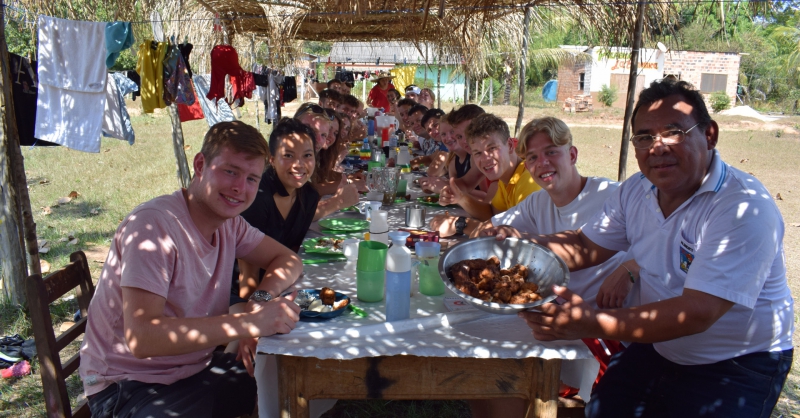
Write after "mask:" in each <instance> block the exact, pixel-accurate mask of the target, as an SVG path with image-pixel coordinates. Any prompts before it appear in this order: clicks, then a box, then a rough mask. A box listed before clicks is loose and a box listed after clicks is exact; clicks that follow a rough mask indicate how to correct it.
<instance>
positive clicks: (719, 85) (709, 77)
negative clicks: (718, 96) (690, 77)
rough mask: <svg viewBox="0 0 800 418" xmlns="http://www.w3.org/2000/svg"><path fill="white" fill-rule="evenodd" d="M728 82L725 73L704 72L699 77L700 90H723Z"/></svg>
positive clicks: (710, 91)
mask: <svg viewBox="0 0 800 418" xmlns="http://www.w3.org/2000/svg"><path fill="white" fill-rule="evenodd" d="M727 84H728V75H727V74H706V73H704V74H703V75H702V76H701V78H700V92H701V93H713V92H715V91H725V86H726V85H727Z"/></svg>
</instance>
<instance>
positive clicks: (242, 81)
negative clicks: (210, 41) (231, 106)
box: [195, 45, 256, 103]
mask: <svg viewBox="0 0 800 418" xmlns="http://www.w3.org/2000/svg"><path fill="white" fill-rule="evenodd" d="M226 75H230V81H231V87H232V92H231V93H232V96H233V98H232V100H231V101H230V102H229V103H233V102H234V101H235V100H237V99H244V98H245V97H246V98H248V99H250V98H252V97H253V90H255V88H256V85H255V82H254V81H253V73H251V72H248V71H244V70H242V67H240V66H239V54H238V53H237V52H236V50H235V49H233V47H232V46H230V45H217V46H215V47H214V49H212V50H211V87H210V89H209V92H208V95H207V96H206V97H207V98H208V99H209V100H214V99H221V98H224V97H225V76H226ZM195 84H196V82H195ZM242 101H243V100H242Z"/></svg>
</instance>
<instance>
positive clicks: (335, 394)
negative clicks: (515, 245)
mask: <svg viewBox="0 0 800 418" xmlns="http://www.w3.org/2000/svg"><path fill="white" fill-rule="evenodd" d="M410 190H412V193H413V194H415V195H419V194H420V193H419V191H418V190H414V189H410ZM415 197H416V196H415ZM405 206H406V205H405V204H399V205H394V206H392V207H390V208H389V224H390V229H391V230H396V229H397V228H398V227H400V226H404V225H402V223H403V222H404V213H405V212H404V211H405ZM450 211H451V213H453V212H454V211H453V210H452V209H451V210H450ZM456 211H460V209H457V210H456ZM443 212H444V208H436V207H429V211H428V215H427V221H428V222H430V219H431V218H432V217H433V216H434V215H435V214H437V213H443ZM334 216H349V217H353V216H356V217H357V216H358V215H357V214H356V215H354V214H341V213H339V214H336V215H334ZM314 231H319V229H318V226H317V225H316V224H315V225H314V226H313V227H312V231H311V233H312V234H313V233H314ZM301 255H302V254H301ZM304 271H305V273H304V277H303V278H301V279H300V280H299V281H298V284H297V287H298V288H319V287H322V286H328V287H331V288H334V289H336V290H337V291H340V292H342V293H345V294H347V295H349V296H351V300H352V302H353V303H354V304H355V305H356V306H359V307H361V308H363V309H364V310H366V311H367V312H368V313H369V317H368V318H366V319H360V318H358V317H356V316H355V315H353V314H351V313H345V314H344V315H342V316H340V317H338V318H334V319H333V320H331V321H329V322H317V323H314V322H300V323H298V326H297V328H296V329H295V330H294V331H292V333H290V334H286V335H280V336H273V337H265V338H261V339H260V341H259V346H258V352H259V356H258V359H257V362H256V379H257V381H258V386H259V414H260V417H262V418H275V417H278V416H280V417H282V418H288V417H301V418H304V417H308V416H309V412H310V409H311V408H310V407H311V403H310V401H311V400H315V399H387V400H404V399H431V400H433V399H436V400H444V399H491V398H509V397H518V398H523V399H527V400H529V401H530V402H529V408H528V411H527V415H526V416H528V417H555V416H556V411H557V401H558V394H557V392H558V387H559V377H560V376H561V378H562V379H565V380H570V379H567V377H566V375H569V376H571V381H570V382H569V383H571V384H572V385H573V386H581V389H582V395H584V396H586V395H588V390H589V389H590V388H591V383H592V381H593V380H594V376H596V373H597V368H598V366H597V362H596V361H595V360H594V359H593V357H592V356H591V353H589V351H588V349H586V347H585V346H583V345H582V344H581V343H580V342H577V343H575V342H559V343H540V342H537V341H535V340H534V339H533V336H532V335H530V330H529V329H528V328H527V326H526V325H525V324H524V322H523V321H522V320H521V319H519V318H517V317H516V316H514V315H512V316H503V315H492V314H487V313H484V312H480V311H466V312H448V310H447V309H446V308H445V306H444V303H443V299H444V297H446V296H451V297H452V296H455V295H454V294H452V293H451V292H450V291H449V290H447V292H446V294H445V295H444V296H438V297H427V296H424V295H420V294H415V295H414V297H412V307H411V311H412V315H411V319H409V320H406V321H399V322H393V323H386V322H384V320H385V317H384V316H383V312H384V304H383V302H377V303H364V302H360V301H358V299H357V298H356V297H355V295H356V286H355V282H356V281H355V265H354V264H353V263H330V264H320V265H307V266H305V270H304ZM498 332H499V333H500V335H502V336H503V337H501V338H498ZM506 336H507V337H506ZM270 354H271V355H270ZM272 355H274V356H272ZM496 357H500V358H496ZM562 359H567V360H570V361H567V362H564V363H563V364H562ZM562 368H563V369H564V370H562ZM562 371H563V372H564V373H562ZM275 385H277V386H278V389H277V390H276V388H275ZM587 386H588V387H587Z"/></svg>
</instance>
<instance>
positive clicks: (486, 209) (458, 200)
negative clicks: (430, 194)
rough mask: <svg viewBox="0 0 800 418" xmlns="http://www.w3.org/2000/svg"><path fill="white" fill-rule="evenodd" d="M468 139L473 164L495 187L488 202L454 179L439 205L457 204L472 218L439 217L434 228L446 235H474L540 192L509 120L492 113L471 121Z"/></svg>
mask: <svg viewBox="0 0 800 418" xmlns="http://www.w3.org/2000/svg"><path fill="white" fill-rule="evenodd" d="M466 136H467V141H468V143H469V147H470V150H471V154H472V158H471V164H473V165H476V166H477V167H478V170H480V172H481V173H482V174H483V175H484V176H486V178H487V179H489V181H491V182H492V184H491V185H490V186H489V190H488V192H487V194H486V199H484V200H478V199H476V198H475V197H473V196H472V195H471V194H470V193H469V190H464V189H462V188H461V187H460V186H459V185H458V184H457V183H456V179H452V178H451V179H450V185H449V186H447V187H445V188H444V189H443V190H442V193H441V194H440V195H439V204H441V205H442V206H447V205H452V204H457V205H459V206H461V207H462V208H463V209H464V210H465V211H466V212H467V213H468V214H469V216H470V217H469V218H468V217H464V216H462V217H457V216H451V215H450V214H449V213H445V214H444V215H437V216H435V217H434V218H433V220H431V228H433V229H435V230H438V231H439V233H440V234H442V236H450V235H458V234H472V233H473V232H474V231H477V230H478V229H479V226H480V224H481V223H482V222H486V221H488V220H489V219H491V217H492V216H494V215H496V214H498V213H500V212H504V211H506V210H508V209H509V208H511V207H513V206H516V205H517V204H518V203H519V202H521V201H522V200H523V199H524V198H525V197H527V196H528V195H529V194H531V193H533V192H535V191H537V190H539V189H540V187H539V186H538V185H537V184H536V183H535V182H534V181H533V178H532V177H531V174H530V173H529V172H528V170H526V169H525V163H524V162H523V161H522V159H521V158H520V157H519V156H517V154H516V152H515V151H514V144H513V143H512V142H511V141H510V136H511V134H510V132H509V130H508V124H506V123H505V121H503V120H502V119H500V118H499V117H497V116H495V115H492V114H489V113H486V114H483V115H480V116H478V117H477V118H475V119H473V120H472V122H470V124H469V127H468V128H467V132H466Z"/></svg>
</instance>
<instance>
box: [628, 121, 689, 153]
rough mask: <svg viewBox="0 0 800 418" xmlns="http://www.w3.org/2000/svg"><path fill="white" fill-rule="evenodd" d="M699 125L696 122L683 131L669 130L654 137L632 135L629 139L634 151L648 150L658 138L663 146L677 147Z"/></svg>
mask: <svg viewBox="0 0 800 418" xmlns="http://www.w3.org/2000/svg"><path fill="white" fill-rule="evenodd" d="M699 125H700V122H697V123H696V124H694V126H692V127H691V128H689V129H687V130H685V131H684V130H681V129H670V130H668V131H664V132H661V133H658V134H655V135H650V134H642V135H634V136H632V137H631V143H633V147H634V148H636V149H650V148H652V147H653V144H654V143H655V142H656V138H658V139H659V140H661V143H662V144H664V145H677V144H680V143H681V142H683V140H684V139H686V134H688V133H689V132H691V130H692V129H694V128H696V127H698V126H699Z"/></svg>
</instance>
